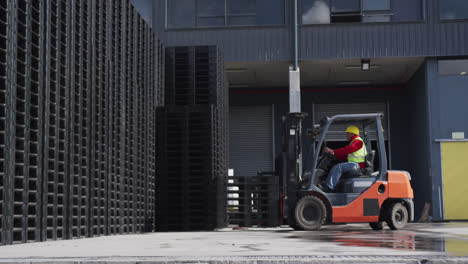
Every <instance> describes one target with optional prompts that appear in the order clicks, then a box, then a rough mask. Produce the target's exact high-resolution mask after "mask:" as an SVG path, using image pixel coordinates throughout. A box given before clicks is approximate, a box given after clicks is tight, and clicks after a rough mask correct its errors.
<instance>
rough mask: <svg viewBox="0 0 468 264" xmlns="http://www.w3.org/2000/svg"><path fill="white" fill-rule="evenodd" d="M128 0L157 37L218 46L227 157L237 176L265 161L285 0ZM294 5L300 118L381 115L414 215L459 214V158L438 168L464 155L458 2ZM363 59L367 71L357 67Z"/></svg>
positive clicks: (307, 1)
mask: <svg viewBox="0 0 468 264" xmlns="http://www.w3.org/2000/svg"><path fill="white" fill-rule="evenodd" d="M132 2H133V4H134V5H135V6H136V8H137V9H139V10H143V11H144V12H145V14H148V13H149V12H148V10H151V11H152V12H151V14H150V15H149V14H148V15H147V16H146V17H147V20H149V22H150V23H151V25H152V27H153V31H154V32H156V34H157V35H158V37H159V38H160V39H161V40H162V42H163V43H164V45H165V46H182V45H218V46H219V47H220V48H221V50H222V52H223V55H224V58H225V65H226V66H225V67H226V72H227V76H228V79H229V82H230V88H229V89H230V105H231V114H230V115H231V120H230V125H231V127H233V129H231V135H230V138H231V152H230V155H231V164H230V166H231V167H232V168H233V169H234V172H235V173H237V174H239V173H240V174H254V173H255V170H256V169H257V170H274V169H275V162H274V161H275V157H276V156H277V155H278V154H279V152H280V151H281V149H280V144H281V140H280V133H281V117H282V115H283V114H284V113H286V112H288V69H289V65H290V61H291V59H292V56H293V49H292V42H291V36H292V26H291V25H292V23H291V21H292V17H293V13H292V12H293V8H292V3H293V1H292V0H268V1H267V0H153V1H150V0H147V1H144V0H140V1H139V0H134V1H132ZM298 4H299V11H298V13H299V14H298V16H299V29H298V38H299V44H298V50H299V54H298V56H299V66H300V71H301V92H302V98H301V100H302V111H304V112H308V113H309V118H308V120H306V122H305V126H306V127H311V126H312V124H313V123H314V122H317V121H318V120H317V119H319V118H321V117H322V116H323V115H332V114H337V113H343V112H349V113H358V112H368V111H380V112H384V113H385V115H386V122H385V124H384V127H385V129H386V139H387V147H388V152H389V156H390V168H391V169H400V170H407V171H409V172H410V173H411V175H412V177H413V180H412V186H413V189H414V190H415V203H416V219H418V218H419V217H420V216H421V214H422V213H423V209H424V207H425V206H426V207H427V206H430V207H429V208H431V210H430V215H431V216H432V219H433V220H435V221H443V220H461V219H468V215H466V213H458V211H459V210H458V209H457V208H458V207H457V206H458V205H455V204H463V203H464V202H468V198H466V197H464V195H463V192H464V191H467V190H468V189H466V188H467V187H466V186H468V185H467V183H468V179H467V178H466V177H463V176H462V174H461V173H462V172H463V170H464V168H465V167H466V165H462V163H463V162H459V163H456V162H455V164H459V165H455V166H453V165H450V166H449V165H448V164H452V163H453V162H452V163H450V161H452V160H454V159H456V158H457V156H461V155H464V153H468V147H467V144H465V143H466V141H467V140H466V138H467V136H465V135H468V117H467V116H468V107H467V106H466V101H468V74H467V72H468V2H467V1H463V0H409V1H408V0H378V1H377V0H298ZM363 59H364V60H369V61H370V70H369V71H362V70H361V62H362V60H363ZM464 134H465V135H464ZM246 142H248V143H246ZM342 143H343V142H342V139H340V138H339V136H337V138H336V145H339V144H342ZM304 148H305V150H307V149H308V146H304ZM445 149H447V151H446V152H444V151H445ZM444 153H445V154H444ZM454 153H457V155H456V156H455V157H452V156H453V155H455V154H454ZM450 155H452V156H450ZM467 155H468V154H467ZM256 165H258V168H257V167H256ZM463 166H465V167H463ZM465 211H466V210H465Z"/></svg>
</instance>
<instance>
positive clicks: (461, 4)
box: [439, 0, 468, 20]
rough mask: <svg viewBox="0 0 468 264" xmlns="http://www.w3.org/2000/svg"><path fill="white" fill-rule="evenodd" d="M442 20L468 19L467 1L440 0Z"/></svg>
mask: <svg viewBox="0 0 468 264" xmlns="http://www.w3.org/2000/svg"><path fill="white" fill-rule="evenodd" d="M439 6H440V19H443V20H450V19H468V1H467V0H439Z"/></svg>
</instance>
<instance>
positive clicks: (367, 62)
mask: <svg viewBox="0 0 468 264" xmlns="http://www.w3.org/2000/svg"><path fill="white" fill-rule="evenodd" d="M361 70H362V71H369V70H370V60H361Z"/></svg>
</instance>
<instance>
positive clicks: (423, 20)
mask: <svg viewBox="0 0 468 264" xmlns="http://www.w3.org/2000/svg"><path fill="white" fill-rule="evenodd" d="M302 1H304V0H299V4H298V9H299V11H298V12H299V14H298V16H299V21H298V22H299V25H300V26H305V27H310V26H327V25H328V26H329V25H335V26H339V25H348V24H354V25H369V24H408V23H418V24H424V23H426V17H427V16H426V13H427V11H426V7H427V5H426V0H419V1H421V19H417V20H403V21H393V20H390V21H381V22H378V21H373V22H363V21H362V20H361V21H360V22H337V23H332V22H331V17H332V11H331V7H330V23H328V24H320V23H317V24H304V23H303V20H302V15H303V12H302V11H303V10H302ZM328 1H329V2H330V1H331V0H328ZM389 1H390V10H388V11H389V13H388V14H387V13H383V12H382V13H378V12H381V11H377V13H373V12H375V11H363V10H362V0H361V12H360V14H361V16H363V17H364V15H365V13H369V14H378V15H388V16H391V17H393V16H394V13H393V2H392V0H389ZM439 1H440V0H439ZM338 14H339V13H338ZM464 20H467V19H464ZM449 21H455V20H449Z"/></svg>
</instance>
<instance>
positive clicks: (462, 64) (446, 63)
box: [439, 60, 468, 77]
mask: <svg viewBox="0 0 468 264" xmlns="http://www.w3.org/2000/svg"><path fill="white" fill-rule="evenodd" d="M439 75H443V76H467V77H468V60H440V61H439Z"/></svg>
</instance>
